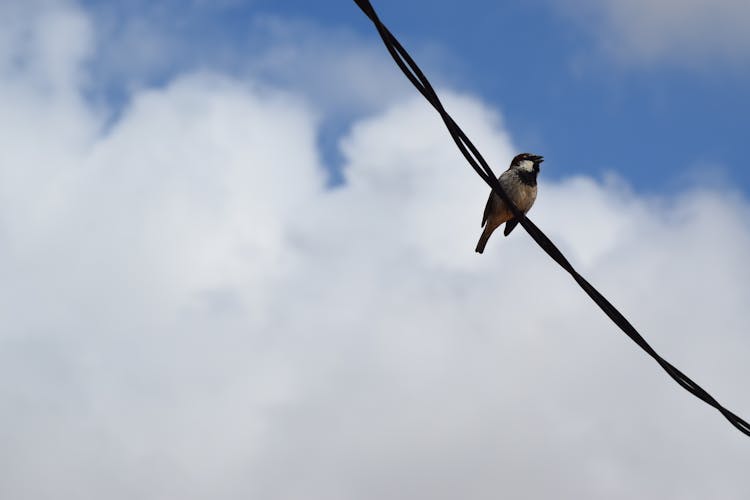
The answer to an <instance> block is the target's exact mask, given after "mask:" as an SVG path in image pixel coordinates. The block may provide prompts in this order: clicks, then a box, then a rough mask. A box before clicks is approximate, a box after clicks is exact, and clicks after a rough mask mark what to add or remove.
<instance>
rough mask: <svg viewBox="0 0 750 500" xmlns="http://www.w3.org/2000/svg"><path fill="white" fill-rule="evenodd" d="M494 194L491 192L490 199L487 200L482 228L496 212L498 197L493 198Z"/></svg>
mask: <svg viewBox="0 0 750 500" xmlns="http://www.w3.org/2000/svg"><path fill="white" fill-rule="evenodd" d="M493 194H494V193H493V192H492V191H490V197H489V198H487V204H486V205H485V206H484V214H483V215H482V227H484V225H485V224H486V223H487V219H488V218H489V217H490V214H491V213H492V212H494V211H495V206H496V205H497V197H496V196H492V195H493Z"/></svg>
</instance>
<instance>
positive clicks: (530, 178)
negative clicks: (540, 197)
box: [517, 169, 539, 186]
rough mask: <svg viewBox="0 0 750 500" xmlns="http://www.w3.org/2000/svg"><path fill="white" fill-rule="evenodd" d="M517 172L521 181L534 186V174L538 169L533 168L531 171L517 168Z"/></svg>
mask: <svg viewBox="0 0 750 500" xmlns="http://www.w3.org/2000/svg"><path fill="white" fill-rule="evenodd" d="M517 174H518V178H519V179H520V180H521V182H523V183H524V184H526V185H527V186H536V176H537V175H538V174H539V170H537V169H534V170H532V171H531V172H527V171H525V170H519V171H518V172H517Z"/></svg>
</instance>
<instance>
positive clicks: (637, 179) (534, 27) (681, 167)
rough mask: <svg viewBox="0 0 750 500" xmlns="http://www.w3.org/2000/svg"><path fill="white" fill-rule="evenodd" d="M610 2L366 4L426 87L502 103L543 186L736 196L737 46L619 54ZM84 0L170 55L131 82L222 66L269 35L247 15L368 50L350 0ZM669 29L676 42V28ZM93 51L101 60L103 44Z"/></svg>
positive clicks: (366, 30) (745, 184) (747, 100)
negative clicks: (147, 30) (615, 184)
mask: <svg viewBox="0 0 750 500" xmlns="http://www.w3.org/2000/svg"><path fill="white" fill-rule="evenodd" d="M608 3H609V4H616V3H617V2H616V1H615V0H611V1H610V2H604V3H603V4H604V5H605V6H604V7H600V8H598V10H597V8H591V7H590V6H587V5H586V2H585V1H569V2H562V1H560V2H555V1H549V0H544V1H540V0H534V1H529V2H508V3H502V2H500V3H498V2H487V1H469V2H461V3H457V2H441V1H437V2H430V3H429V7H425V4H424V3H421V2H397V1H379V2H375V7H376V8H377V9H378V10H379V11H380V13H381V16H382V18H383V19H384V20H385V21H386V23H387V24H388V25H389V26H390V27H391V29H392V30H393V31H394V33H396V34H397V36H399V37H400V38H401V40H402V41H403V42H404V43H405V44H406V46H407V47H408V48H409V49H410V50H411V51H412V53H413V54H414V55H415V56H416V57H417V59H418V61H419V62H421V64H422V65H423V66H424V69H425V70H426V71H427V73H428V75H431V76H432V77H433V80H435V81H436V82H437V83H439V84H442V85H446V86H449V87H450V88H453V89H455V90H459V91H465V92H470V93H472V94H475V95H478V96H480V97H481V98H482V99H483V100H486V101H487V102H489V103H491V104H493V105H494V106H496V107H497V108H498V109H500V110H501V112H502V113H503V115H504V117H505V120H506V123H507V125H508V127H509V129H510V130H511V131H512V133H513V136H514V139H515V141H516V143H517V144H518V147H519V149H521V150H530V151H539V152H542V153H543V154H545V155H546V156H547V158H548V162H547V164H546V165H545V166H546V167H547V170H546V172H545V174H546V175H549V176H550V177H552V178H561V177H563V176H567V175H572V174H576V173H581V174H593V175H599V176H600V175H602V173H603V172H605V171H614V172H617V174H618V175H619V176H621V177H623V178H624V179H626V180H627V181H628V182H629V183H631V184H632V185H633V186H634V187H635V188H636V189H638V190H641V191H646V192H661V191H674V190H675V189H676V188H681V187H684V186H685V185H692V184H695V183H698V184H700V183H702V182H705V181H710V182H714V183H716V182H720V183H726V184H727V185H729V186H732V187H734V186H736V187H738V188H739V189H741V190H742V191H745V192H747V191H748V190H749V189H750V169H747V168H745V167H744V155H745V151H746V149H747V148H746V142H747V141H746V137H747V128H748V119H747V116H748V112H749V111H750V109H749V108H750V85H748V82H749V81H750V66H749V65H748V64H747V62H746V61H747V60H748V59H749V58H748V57H743V56H747V52H748V51H747V49H746V46H745V45H743V44H740V43H736V42H735V45H736V47H733V46H732V45H730V44H729V43H728V42H727V43H724V42H726V40H723V39H719V40H718V41H717V40H713V39H711V36H712V35H711V34H710V33H709V34H708V35H707V36H706V38H707V39H706V40H701V37H702V36H704V33H703V32H702V31H698V30H696V33H697V34H696V35H695V36H694V38H695V39H696V40H695V46H694V45H692V44H689V43H686V44H684V47H680V46H679V45H678V46H671V45H669V44H667V46H666V48H664V49H663V50H662V52H663V53H660V52H658V51H659V47H658V46H657V48H656V49H654V50H655V51H656V54H655V55H654V54H640V53H636V54H629V53H628V52H627V50H629V49H628V42H627V41H625V42H622V46H623V47H625V48H622V47H620V48H619V49H618V47H614V48H613V47H612V46H611V45H613V44H617V42H618V40H620V38H623V39H624V38H626V37H633V36H638V34H637V33H635V34H633V33H630V32H627V30H629V29H631V28H630V27H626V28H623V29H622V31H623V33H624V34H618V33H619V32H618V31H617V30H618V28H617V27H616V21H613V20H611V19H610V17H612V16H615V15H617V11H616V9H615V8H614V7H613V8H612V10H613V11H614V13H612V12H606V11H607V9H608V8H609V7H607V6H606V4H608ZM724 3H725V4H726V5H720V6H718V7H717V8H724V9H725V10H727V16H730V17H731V15H732V12H731V11H732V6H733V3H732V2H731V1H729V2H726V1H725V2H724ZM84 4H85V5H88V6H90V7H91V8H93V10H94V11H95V12H98V14H99V16H100V18H102V19H104V20H105V22H104V23H102V24H101V25H100V28H102V29H105V30H109V33H110V34H113V33H114V34H115V38H116V36H117V35H116V34H117V33H118V31H121V30H123V29H125V27H126V26H127V25H128V24H129V23H133V22H136V21H138V20H140V21H141V22H142V21H143V19H148V20H149V25H150V26H151V28H153V29H156V30H158V31H159V32H160V35H161V36H163V37H164V39H166V40H168V41H169V43H170V44H171V47H172V51H171V53H170V57H167V58H165V59H161V60H159V64H155V65H154V66H151V67H148V68H147V69H148V71H147V72H146V74H145V75H138V77H139V78H144V77H145V78H146V79H147V80H148V81H150V82H159V81H164V80H165V79H167V78H168V77H169V76H170V75H174V74H176V73H179V72H181V71H186V70H188V69H190V68H196V67H206V66H208V67H218V68H222V69H224V70H227V71H231V70H232V68H233V67H235V68H236V67H237V66H238V65H241V64H242V60H243V58H247V56H248V55H250V54H252V53H253V52H254V51H257V50H261V48H262V47H264V46H265V45H266V44H268V43H269V42H268V40H267V38H266V37H267V36H268V33H266V32H263V30H258V20H259V19H267V18H269V17H272V18H278V19H285V20H288V21H295V22H299V23H304V24H308V25H311V26H314V27H315V28H316V29H317V30H320V31H322V32H327V31H328V32H338V33H348V34H351V35H352V36H354V37H357V38H358V39H361V41H362V42H363V43H367V44H372V45H373V46H375V47H376V46H377V43H379V42H378V39H377V37H376V36H375V33H374V31H373V28H372V27H371V25H370V24H369V22H367V20H366V19H365V18H364V16H363V15H362V14H361V13H360V12H359V10H358V9H357V8H356V6H355V5H354V3H353V2H352V3H351V4H350V3H347V2H323V3H320V2H303V1H285V2H277V1H264V0H255V1H250V2H240V1H229V2H219V3H210V2H205V3H203V2H194V3H193V4H192V6H189V7H187V8H186V7H185V6H184V5H183V4H182V3H181V4H180V6H179V7H177V3H175V2H164V1H163V2H130V3H128V4H121V3H115V2H103V1H91V0H88V1H86V2H84ZM125 5H126V6H125ZM742 12H744V11H742ZM742 12H740V14H738V15H741V14H742ZM699 14H700V13H698V14H696V16H698V15H699ZM688 17H689V16H688ZM719 26H723V24H719ZM688 27H690V26H688ZM635 29H637V27H636V28H635ZM643 29H644V30H648V29H653V28H650V27H648V26H647V27H644V28H643ZM664 29H665V30H668V29H669V26H665V27H664ZM674 29H675V31H677V34H676V36H679V35H680V32H679V30H680V29H681V27H680V26H676V27H674ZM685 29H687V28H685ZM723 29H726V28H723ZM608 30H609V31H608ZM603 32H604V33H603ZM644 36H647V35H644ZM665 36H668V34H667V35H665ZM728 40H729V41H730V42H731V41H732V40H731V38H728ZM678 41H679V40H678ZM675 43H677V42H675ZM714 45H715V46H716V47H718V48H715V49H712V47H714ZM696 46H697V48H696ZM700 47H704V48H705V47H708V49H705V51H702V50H700ZM620 49H621V50H620ZM383 50H384V49H383ZM103 52H104V54H105V56H106V48H105V50H104V51H103ZM704 52H705V53H704ZM735 52H736V53H735ZM217 55H218V57H217ZM290 71H293V70H291V69H290ZM393 72H394V73H395V72H396V68H395V66H394V68H393ZM380 76H381V75H375V74H374V75H372V78H373V79H377V78H379V77H380ZM122 77H123V75H118V80H115V81H111V80H104V82H105V83H106V85H105V88H98V89H97V90H98V91H99V92H108V93H109V94H110V98H112V99H113V101H112V102H113V103H116V102H117V98H118V97H122V95H121V93H122V92H123V91H124V90H126V89H122V88H118V87H121V86H122V83H123V81H128V80H129V79H128V78H127V76H125V77H124V78H122ZM100 83H101V82H100ZM351 118H352V117H351V116H345V117H338V120H333V119H332V120H331V121H330V123H329V124H328V126H327V127H326V128H325V129H324V130H323V131H322V134H321V135H322V137H321V141H322V143H323V144H324V147H325V153H326V156H327V158H328V159H329V163H331V164H336V163H337V162H338V158H337V151H336V148H337V146H336V142H337V139H338V138H339V136H340V134H341V132H342V131H343V130H345V128H346V126H347V124H348V120H349V119H351ZM499 168H501V167H500V166H499V167H498V169H499ZM707 172H710V173H707ZM709 176H710V179H707V177H709ZM716 176H718V181H717V180H715V178H716Z"/></svg>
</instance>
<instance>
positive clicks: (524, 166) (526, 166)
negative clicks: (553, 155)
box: [518, 160, 534, 172]
mask: <svg viewBox="0 0 750 500" xmlns="http://www.w3.org/2000/svg"><path fill="white" fill-rule="evenodd" d="M518 166H519V167H520V168H521V170H525V171H527V172H531V171H532V170H534V162H533V161H530V160H523V161H522V162H521V163H520V164H519V165H518Z"/></svg>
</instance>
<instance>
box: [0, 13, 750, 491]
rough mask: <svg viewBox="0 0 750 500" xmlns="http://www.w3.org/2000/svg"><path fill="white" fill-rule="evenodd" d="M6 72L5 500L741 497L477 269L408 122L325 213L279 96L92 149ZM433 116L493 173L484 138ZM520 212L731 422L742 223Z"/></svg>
mask: <svg viewBox="0 0 750 500" xmlns="http://www.w3.org/2000/svg"><path fill="white" fill-rule="evenodd" d="M66 15H71V16H74V17H75V16H78V15H80V13H79V14H76V13H75V12H73V13H71V12H70V11H68V12H67V14H66ZM84 25H85V23H83V24H81V23H70V24H66V26H69V27H71V26H73V27H74V26H79V27H80V26H84ZM70 29H74V28H70ZM75 29H78V28H75ZM32 33H37V31H32ZM71 36H73V37H75V36H76V35H75V33H71ZM41 46H42V47H45V45H44V44H42V45H41ZM84 49H86V48H85V47H84ZM45 50H46V51H45ZM45 50H42V52H41V53H39V54H37V55H34V56H33V57H32V59H31V60H30V61H29V62H30V63H31V64H30V65H27V66H24V67H29V68H31V67H35V65H36V64H37V62H38V61H39V60H41V61H44V60H45V58H47V57H54V56H53V55H50V54H53V53H54V50H56V49H55V48H51V47H50V48H48V49H45ZM73 52H74V53H75V54H79V56H78V57H72V56H71V57H67V56H66V57H67V61H68V63H67V64H68V66H61V68H62V69H61V70H60V71H55V72H53V73H51V75H52V76H50V77H49V78H50V81H52V82H53V83H54V82H58V81H63V82H67V81H69V79H68V77H67V76H66V75H71V74H76V72H77V71H78V70H77V69H76V68H78V67H79V66H78V64H79V63H80V61H81V57H83V56H82V55H81V54H85V53H86V50H78V49H77V51H73ZM37 58H39V59H37ZM32 73H33V72H32ZM27 77H28V73H25V72H17V73H16V74H15V75H13V77H7V76H5V77H3V79H2V80H0V86H1V87H2V89H1V90H2V91H0V105H1V106H2V109H3V110H4V112H3V113H2V114H0V129H1V130H2V131H3V133H2V134H0V151H2V155H3V156H2V161H1V162H0V274H1V275H2V276H3V286H2V287H0V442H2V443H3V446H2V451H0V464H1V465H2V467H0V496H2V497H3V498H14V499H27V498H28V499H32V498H33V499H35V500H38V499H45V498H55V499H61V498H63V499H64V498H75V499H87V498H103V497H106V498H112V499H118V498H144V499H152V498H185V499H190V498H207V497H210V498H217V499H225V498H226V499H233V498H264V499H292V498H301V497H304V498H312V499H316V498H320V499H323V498H325V499H350V498H361V499H364V500H367V499H370V498H373V499H374V498H384V497H389V498H404V499H406V498H408V499H414V498H430V499H439V498H473V499H482V498H497V497H498V496H507V497H512V498H517V497H520V496H524V497H527V498H550V497H564V498H603V497H605V498H636V497H637V498H660V499H663V498H680V499H683V498H708V497H712V498H726V499H732V498H737V499H739V498H743V496H744V495H745V494H746V492H747V489H748V485H749V484H748V483H749V481H748V478H747V474H746V471H745V469H746V467H745V464H744V463H743V462H742V460H744V458H745V456H746V441H745V438H744V437H743V436H741V435H740V434H739V433H738V432H737V431H735V430H734V429H732V428H730V427H729V425H728V424H727V423H726V422H725V421H724V420H723V419H722V418H721V416H720V415H718V414H717V413H716V412H715V411H713V410H712V409H710V408H708V407H706V406H705V405H703V404H702V403H700V402H699V401H697V400H695V399H694V398H692V397H691V396H689V395H687V394H686V393H684V391H682V390H681V389H679V388H677V387H676V386H675V384H674V383H673V382H671V381H670V380H668V379H667V377H666V375H664V374H663V373H662V372H661V371H660V369H659V368H658V367H657V366H656V365H655V363H653V362H652V361H651V360H649V359H647V358H646V357H645V356H643V355H642V354H641V353H640V351H638V350H637V348H635V346H633V345H632V344H631V343H630V342H629V341H628V340H627V339H625V338H624V336H623V335H622V334H620V333H618V331H617V330H616V329H615V328H614V327H613V326H612V325H611V324H610V323H609V322H608V321H607V320H606V319H605V318H604V316H603V315H602V314H601V313H600V312H598V311H596V310H595V309H594V308H593V306H592V304H591V303H590V302H589V301H588V300H587V299H586V298H585V297H584V295H583V294H582V293H581V292H580V291H579V290H578V289H577V288H576V287H575V285H574V284H573V283H572V282H571V280H570V279H568V278H567V277H566V276H565V275H564V274H563V273H562V272H561V271H560V270H559V269H558V268H556V266H555V265H553V264H551V263H550V261H549V260H548V259H547V258H546V257H544V256H543V255H542V253H541V252H540V251H539V250H538V249H536V248H535V246H534V245H533V243H532V242H531V241H530V240H529V238H527V237H526V236H525V235H524V234H523V233H522V232H521V231H520V230H517V231H516V232H515V233H514V234H513V235H512V236H511V237H510V238H507V239H506V238H503V237H502V236H501V235H498V236H496V237H495V238H494V239H493V240H491V241H490V245H489V247H488V252H487V253H485V255H484V256H481V257H480V256H477V255H476V254H474V252H473V248H474V244H475V239H476V238H477V237H478V235H479V231H480V228H479V220H480V214H481V210H482V208H483V204H484V198H485V197H486V195H487V189H486V188H485V187H484V186H483V185H482V183H481V182H480V181H479V180H478V179H477V178H476V177H475V176H474V175H473V174H472V172H471V171H470V170H469V169H468V168H467V167H466V166H465V165H464V162H463V160H462V159H461V158H460V157H459V154H458V153H457V151H455V147H454V146H452V145H451V143H450V140H449V138H448V136H447V134H446V132H445V131H444V130H443V129H442V126H441V125H440V123H439V120H438V119H437V117H436V116H434V113H432V112H430V110H429V109H428V108H427V106H426V105H425V104H423V103H422V102H421V101H420V100H419V99H416V98H414V99H407V100H400V99H396V100H393V99H392V98H391V99H389V100H388V101H387V102H384V103H382V104H381V105H380V106H379V110H378V111H377V112H376V113H373V114H372V115H371V116H369V117H368V118H366V119H362V120H359V121H357V123H356V124H355V125H354V126H353V127H352V129H351V131H350V132H349V133H347V135H346V136H345V137H344V138H343V139H342V141H341V144H342V152H343V156H344V163H345V175H346V178H347V183H346V184H345V185H344V186H342V187H340V188H337V189H335V190H327V189H325V188H324V180H323V177H324V176H323V168H322V166H321V165H320V162H319V160H318V154H319V153H318V152H317V151H316V146H315V137H316V132H317V127H318V123H319V121H318V117H317V115H318V114H319V113H320V112H321V111H320V110H319V109H315V108H314V107H313V106H311V105H310V104H309V101H308V100H303V99H302V98H300V97H299V95H297V93H291V92H288V91H284V90H279V89H275V88H271V87H269V86H268V85H266V84H263V83H262V82H257V81H256V82H242V81H238V80H234V79H231V78H228V77H225V76H220V75H216V74H213V75H212V74H206V73H203V74H193V75H189V76H185V77H182V78H179V79H177V80H175V81H173V82H171V83H170V84H169V85H168V86H167V87H165V88H163V89H160V90H148V91H142V92H138V93H137V94H136V95H135V96H134V99H133V101H132V105H131V106H130V107H129V108H128V109H127V111H126V112H125V113H124V114H123V116H122V117H121V119H120V120H119V121H118V122H117V123H115V124H114V126H113V127H112V128H111V129H110V130H109V132H108V133H107V135H106V136H100V135H97V133H96V131H97V130H98V129H99V125H100V117H99V116H97V114H96V113H94V112H92V111H91V109H90V108H89V107H88V106H87V105H86V104H85V102H83V101H82V100H81V99H80V98H79V97H78V96H77V94H76V93H75V91H74V89H73V88H72V87H71V86H69V85H68V84H67V83H66V84H64V85H61V86H60V87H59V88H60V89H62V90H61V91H60V92H56V93H54V94H53V95H49V94H47V93H45V92H44V91H43V90H41V89H39V88H36V87H30V88H27V87H23V86H19V85H17V82H18V81H19V79H23V78H27ZM447 95H448V97H447V98H446V103H447V105H448V107H449V109H451V110H452V111H454V112H455V115H456V118H457V119H458V121H459V122H461V123H462V124H464V126H465V129H466V130H467V133H469V135H471V136H472V137H473V138H474V139H475V141H476V143H477V144H478V146H479V147H480V148H481V149H482V150H483V151H484V152H485V154H486V155H487V157H488V159H489V160H490V161H492V163H493V164H495V165H504V164H506V163H507V162H508V160H509V157H510V156H511V155H512V153H513V151H512V146H511V141H510V139H509V137H508V134H507V132H505V130H504V128H503V124H502V121H501V119H500V117H499V115H498V114H497V113H496V112H494V111H491V110H489V109H488V108H487V106H486V105H485V104H483V103H482V102H479V101H477V100H476V99H474V98H471V97H467V96H456V95H451V94H450V93H447ZM553 162H554V159H552V158H550V159H549V163H553ZM550 168H552V167H550ZM540 190H541V194H540V199H539V202H538V205H537V206H536V207H535V208H534V211H533V214H534V218H535V220H536V221H537V223H539V225H540V226H542V227H543V228H544V229H545V230H547V231H548V232H549V234H550V236H552V237H553V238H554V239H555V241H557V242H559V243H560V245H561V246H562V247H563V248H564V250H565V251H566V252H567V253H568V255H569V256H570V257H571V259H572V261H573V262H575V263H577V264H579V265H580V267H581V271H583V272H584V273H585V274H586V275H588V276H589V277H590V278H591V280H592V281H593V282H594V283H596V284H597V285H600V286H601V289H602V290H604V291H606V293H607V295H609V296H610V297H611V299H612V300H613V302H614V303H616V304H617V305H618V306H620V307H621V308H622V310H623V311H625V312H626V313H627V314H628V316H629V317H630V318H631V319H632V320H633V321H634V323H635V324H636V325H638V326H639V327H640V328H642V330H643V332H644V333H645V334H646V335H647V337H648V338H649V339H651V340H652V342H653V344H654V346H655V347H656V348H657V349H658V350H659V351H661V352H663V353H664V354H665V355H666V356H667V357H668V358H669V359H672V360H673V361H674V362H675V363H676V364H677V365H678V366H680V367H682V368H684V370H685V371H686V372H687V373H688V374H690V375H693V376H694V377H695V378H696V380H697V381H699V382H700V383H703V384H704V385H705V387H706V388H707V389H709V390H710V391H712V392H713V393H714V394H715V395H716V396H717V397H718V398H719V399H720V400H721V401H724V402H726V403H727V405H728V406H729V407H730V408H732V409H735V410H736V411H737V412H738V413H740V414H743V415H748V414H750V400H748V397H747V391H746V388H745V387H744V386H745V384H744V381H745V380H747V378H748V368H747V363H746V360H745V355H744V353H746V352H748V349H750V341H748V337H747V335H746V332H747V331H748V329H749V327H750V324H749V323H750V322H749V321H748V317H747V313H746V305H747V303H748V302H749V301H750V286H748V283H750V270H749V269H748V267H747V266H746V263H745V260H746V256H747V254H748V251H750V227H749V226H750V225H749V221H750V212H749V210H748V203H747V200H745V199H744V198H742V197H739V196H736V197H732V198H726V197H725V196H724V194H723V193H721V192H719V191H716V190H709V191H703V192H701V191H696V192H688V193H685V194H684V195H682V196H679V197H675V198H669V199H661V200H657V199H643V198H641V197H640V196H638V195H637V194H634V193H631V192H628V191H627V190H626V189H624V188H622V186H621V185H619V184H618V183H616V182H613V183H600V182H595V181H593V180H591V179H586V178H580V179H569V180H567V181H564V182H562V183H560V184H549V183H545V184H543V185H542V186H541V188H540Z"/></svg>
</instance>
